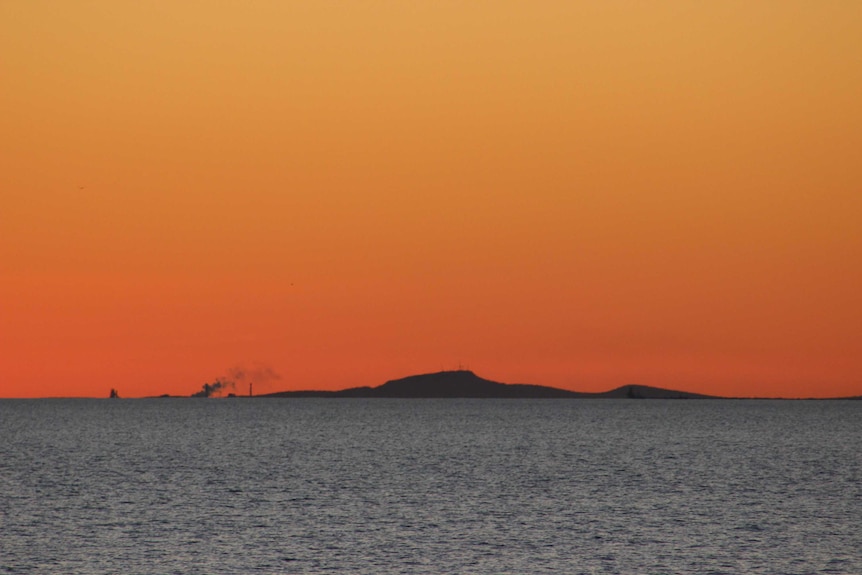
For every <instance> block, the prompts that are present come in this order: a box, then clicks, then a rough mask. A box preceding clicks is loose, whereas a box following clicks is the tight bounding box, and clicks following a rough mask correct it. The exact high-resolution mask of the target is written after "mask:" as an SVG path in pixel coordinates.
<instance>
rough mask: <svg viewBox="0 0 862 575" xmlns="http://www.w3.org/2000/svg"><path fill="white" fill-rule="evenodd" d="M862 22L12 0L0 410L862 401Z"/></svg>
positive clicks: (588, 5)
mask: <svg viewBox="0 0 862 575" xmlns="http://www.w3.org/2000/svg"><path fill="white" fill-rule="evenodd" d="M860 30H862V3H859V2H852V1H829V0H822V1H818V2H810V1H807V0H806V1H802V2H796V1H792V0H780V1H779V0H776V1H766V0H763V1H757V2H751V1H750V0H746V1H739V2H732V1H728V2H703V3H701V2H687V1H656V2H614V1H608V2H574V1H570V0H565V1H548V2H534V1H503V0H495V1H493V2H491V1H488V2H482V1H479V2H454V1H451V2H450V1H437V2H421V3H420V2H403V1H385V2H384V1H372V0H366V1H362V2H282V1H275V0H273V1H271V2H264V1H252V2H239V1H237V2H218V3H215V2H209V1H199V2H193V1H185V2H115V1H114V0H94V1H81V2H53V1H52V2H48V1H37V0H28V1H26V2H3V3H0V110H2V111H3V113H2V114H0V199H2V204H0V397H38V396H57V395H63V396H67V395H69V396H106V395H107V393H108V390H109V389H110V388H111V387H115V388H117V389H118V390H119V391H120V393H121V395H123V396H129V397H133V396H144V395H153V394H161V393H174V394H183V395H186V394H189V393H192V392H193V391H196V390H198V389H199V388H200V386H201V384H203V383H204V382H207V381H213V380H214V379H215V378H217V377H220V376H224V375H225V374H226V373H228V371H229V370H230V369H231V368H232V367H234V366H258V367H261V366H268V367H270V368H271V369H273V370H274V371H276V372H278V373H279V374H280V375H281V378H280V379H279V380H272V381H268V382H262V383H260V385H259V386H256V390H257V391H259V392H264V391H275V390H281V389H309V388H319V389H339V388H344V387H349V386H355V385H377V384H380V383H383V382H384V381H385V380H387V379H391V378H395V377H400V376H404V375H408V374H412V373H421V372H427V371H437V370H439V369H453V368H457V367H458V366H459V365H463V366H466V367H469V368H471V369H473V370H474V371H476V372H477V373H478V374H480V375H482V376H484V377H488V378H491V379H496V380H498V381H505V382H529V383H540V384H545V385H553V386H558V387H565V388H570V389H577V390H583V391H596V390H604V389H609V388H611V387H615V386H618V385H623V384H627V383H640V384H647V385H657V386H664V387H674V388H683V389H687V390H690V391H700V392H706V393H715V394H724V395H743V396H776V395H780V396H835V395H855V394H862V347H860V342H862V296H860V294H862V265H860V264H862V231H860V229H862V227H860V221H862V156H860V153H862V152H860V151H862V34H860V33H859V31H860Z"/></svg>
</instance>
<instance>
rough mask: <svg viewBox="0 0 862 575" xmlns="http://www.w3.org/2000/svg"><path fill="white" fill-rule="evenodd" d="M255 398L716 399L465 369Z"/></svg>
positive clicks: (655, 388)
mask: <svg viewBox="0 0 862 575" xmlns="http://www.w3.org/2000/svg"><path fill="white" fill-rule="evenodd" d="M258 397H398V398H455V397H465V398H466V397H474V398H512V399H516V398H520V399H541V398H566V397H571V398H578V397H580V398H608V399H717V398H718V397H717V396H713V395H703V394H700V393H689V392H687V391H675V390H671V389H662V388H659V387H650V386H647V385H624V386H622V387H618V388H616V389H612V390H610V391H605V392H601V393H584V392H578V391H569V390H566V389H559V388H556V387H547V386H544V385H531V384H525V383H499V382H496V381H491V380H488V379H484V378H481V377H479V376H478V375H476V374H475V373H473V372H472V371H468V370H456V371H440V372H437V373H426V374H422V375H412V376H409V377H404V378H401V379H393V380H391V381H387V382H386V383H384V384H383V385H379V386H377V387H352V388H349V389H343V390H340V391H279V392H276V393H267V394H262V395H260V396H258Z"/></svg>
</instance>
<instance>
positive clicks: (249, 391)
mask: <svg viewBox="0 0 862 575" xmlns="http://www.w3.org/2000/svg"><path fill="white" fill-rule="evenodd" d="M248 396H249V397H254V396H253V395H252V393H251V382H250V381H249V382H248Z"/></svg>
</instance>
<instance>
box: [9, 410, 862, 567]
mask: <svg viewBox="0 0 862 575" xmlns="http://www.w3.org/2000/svg"><path fill="white" fill-rule="evenodd" d="M0 434H2V435H0V437H2V442H0V573H27V574H50V573H63V574H68V573H74V574H96V573H105V574H108V573H112V574H113V573H124V574H125V573H129V574H167V573H177V574H191V573H201V574H213V573H237V574H242V573H344V574H375V575H376V574H387V573H417V574H418V573H433V574H440V573H446V574H495V575H496V574H504V573H519V574H520V573H523V574H539V573H554V574H569V573H571V574H576V573H624V574H644V573H697V574H710V573H712V574H717V573H745V574H750V573H769V574H791V573H793V574H810V573H842V574H851V573H852V574H859V573H862V443H860V440H862V401H855V402H854V401H760V400H726V401H725V400H607V399H604V400H602V399H565V400H549V399H546V400H527V399H520V400H494V399H472V400H471V399H437V400H435V399H408V400H400V399H296V398H291V399H262V398H260V399H258V398H255V399H248V398H236V399H120V400H107V399H103V400H99V399H89V400H88V399H49V400H48V399H43V400H0Z"/></svg>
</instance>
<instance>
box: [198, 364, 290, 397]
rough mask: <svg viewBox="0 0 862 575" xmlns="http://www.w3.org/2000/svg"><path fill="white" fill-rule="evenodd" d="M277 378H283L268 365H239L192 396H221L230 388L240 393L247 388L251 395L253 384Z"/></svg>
mask: <svg viewBox="0 0 862 575" xmlns="http://www.w3.org/2000/svg"><path fill="white" fill-rule="evenodd" d="M277 379H281V376H280V375H279V374H278V373H276V372H275V370H273V369H272V368H271V367H269V366H267V365H263V364H254V365H238V366H236V367H232V368H230V369H229V370H227V375H226V376H224V377H220V378H218V379H216V380H215V381H214V382H212V383H205V384H203V386H201V390H200V391H198V392H196V393H193V394H192V397H212V396H219V395H221V394H222V393H224V392H225V391H226V390H228V389H230V390H238V391H239V392H240V394H243V395H244V394H245V389H246V388H248V393H249V395H251V394H252V385H260V386H265V385H267V384H268V383H270V382H272V381H275V380H277ZM238 386H239V387H238Z"/></svg>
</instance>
